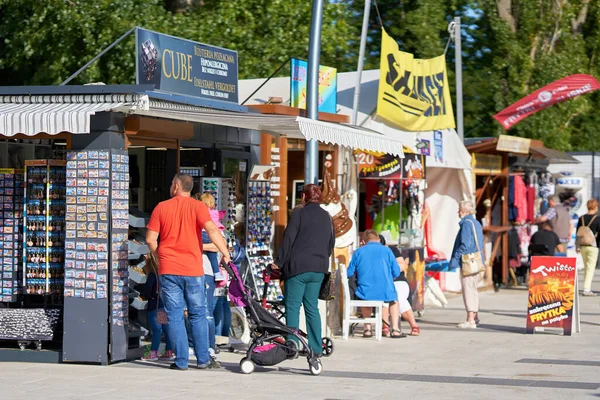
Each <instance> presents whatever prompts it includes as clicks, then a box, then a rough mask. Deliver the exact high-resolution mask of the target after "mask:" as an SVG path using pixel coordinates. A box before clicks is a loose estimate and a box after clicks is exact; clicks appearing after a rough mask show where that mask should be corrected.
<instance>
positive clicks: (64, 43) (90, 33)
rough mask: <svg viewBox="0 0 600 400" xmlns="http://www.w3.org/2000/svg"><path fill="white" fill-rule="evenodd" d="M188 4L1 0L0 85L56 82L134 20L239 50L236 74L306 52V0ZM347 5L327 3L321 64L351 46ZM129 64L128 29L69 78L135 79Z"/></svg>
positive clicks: (264, 72) (264, 69)
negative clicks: (182, 8)
mask: <svg viewBox="0 0 600 400" xmlns="http://www.w3.org/2000/svg"><path fill="white" fill-rule="evenodd" d="M166 3H168V4H166ZM196 3H198V2H196ZM191 4H192V6H190V7H188V8H186V9H185V11H183V12H177V13H173V12H171V11H168V10H167V9H166V8H165V7H167V6H168V7H173V4H172V3H169V2H165V1H164V0H144V1H141V0H119V1H114V0H47V1H38V0H0V15H2V19H1V20H0V43H2V45H1V46H0V85H50V84H59V83H60V82H62V81H63V80H65V79H66V78H67V77H69V76H70V75H71V74H72V73H74V72H75V71H77V70H78V69H79V68H80V67H81V66H82V65H84V64H85V63H86V62H87V61H89V60H90V59H92V58H93V57H94V56H95V55H96V54H98V53H99V52H100V51H101V50H102V49H104V48H106V47H107V46H108V45H110V44H111V43H112V42H113V41H114V40H116V39H117V38H118V37H120V36H121V35H122V34H123V33H125V32H127V31H128V30H129V29H131V28H132V27H133V26H136V25H137V26H141V27H144V28H147V29H151V30H155V31H157V32H161V33H167V34H171V35H174V36H180V37H184V38H186V39H190V40H195V41H199V42H202V43H207V44H211V45H215V46H221V47H225V48H228V49H232V50H237V51H238V52H239V60H240V64H239V68H240V70H239V73H240V78H247V77H266V76H268V75H270V74H271V73H272V72H273V71H274V70H275V69H276V68H277V67H278V66H279V65H281V64H282V63H284V62H285V61H286V60H287V59H288V58H289V57H297V58H304V59H306V58H307V54H308V36H309V35H308V32H309V26H310V12H311V4H310V2H295V1H287V0H236V1H216V0H206V1H203V2H200V3H198V4H199V5H197V6H195V7H194V6H193V5H194V4H195V3H194V2H192V3H191ZM345 10H346V8H345V6H344V5H342V4H337V3H328V4H327V5H326V7H325V11H324V19H323V22H324V23H323V33H322V34H323V37H324V39H325V40H323V47H322V63H324V64H328V65H337V64H338V63H341V62H342V60H343V59H344V57H345V56H346V53H347V52H348V46H347V40H346V39H345V38H346V37H347V36H348V31H349V30H350V28H349V25H348V23H347V21H346V20H345V19H344V18H343V16H344V15H345ZM134 69H135V50H134V44H133V35H132V36H131V37H130V38H128V39H125V40H124V41H123V42H121V43H120V44H119V45H117V46H116V47H115V48H113V49H112V50H111V51H110V52H108V53H107V54H106V55H104V56H103V57H102V58H101V59H100V60H99V61H98V62H96V63H94V64H93V65H92V66H91V67H90V68H89V69H87V70H86V71H85V72H83V73H82V74H81V75H80V76H79V77H78V78H77V79H76V80H74V81H73V83H87V82H95V81H101V82H104V83H121V84H124V83H134V82H135V75H134V73H135V72H134Z"/></svg>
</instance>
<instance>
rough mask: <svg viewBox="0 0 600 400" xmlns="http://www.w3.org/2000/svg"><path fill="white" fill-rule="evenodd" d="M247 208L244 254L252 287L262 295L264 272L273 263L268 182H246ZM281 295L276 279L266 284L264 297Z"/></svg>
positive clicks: (257, 293)
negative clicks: (246, 257) (249, 271)
mask: <svg viewBox="0 0 600 400" xmlns="http://www.w3.org/2000/svg"><path fill="white" fill-rule="evenodd" d="M247 207H248V209H247V217H246V219H247V223H246V230H247V232H246V254H247V256H248V264H249V265H250V268H251V272H252V274H251V275H252V280H253V283H254V290H255V293H256V295H257V297H258V298H261V297H262V295H263V293H264V290H265V282H264V280H263V271H264V270H265V269H267V268H268V267H269V266H270V265H271V264H272V263H273V255H272V254H271V240H272V239H273V220H272V217H273V203H272V198H271V182H269V181H253V180H250V181H248V206H247ZM282 298H283V294H282V293H281V288H280V286H279V284H278V283H277V282H275V283H273V282H271V283H270V284H269V286H268V287H267V300H268V301H277V300H281V299H282Z"/></svg>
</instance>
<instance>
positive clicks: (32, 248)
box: [22, 160, 67, 304]
mask: <svg viewBox="0 0 600 400" xmlns="http://www.w3.org/2000/svg"><path fill="white" fill-rule="evenodd" d="M24 180H25V188H24V201H23V203H24V204H23V207H24V210H23V216H24V226H23V239H24V240H23V249H24V251H23V260H22V262H23V274H24V276H23V282H24V284H23V286H24V288H23V292H24V294H27V295H49V296H50V297H49V302H50V304H61V303H62V297H63V293H64V290H65V287H64V282H65V269H64V261H65V259H64V253H65V244H64V243H65V239H66V236H65V233H66V230H65V214H66V189H67V175H66V163H65V161H58V160H28V161H25V179H24Z"/></svg>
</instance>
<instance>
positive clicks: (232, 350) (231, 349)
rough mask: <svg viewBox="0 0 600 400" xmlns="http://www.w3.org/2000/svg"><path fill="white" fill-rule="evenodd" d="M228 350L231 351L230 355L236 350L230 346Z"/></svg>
mask: <svg viewBox="0 0 600 400" xmlns="http://www.w3.org/2000/svg"><path fill="white" fill-rule="evenodd" d="M227 350H229V352H230V353H233V352H234V351H235V349H234V348H233V346H230V347H229V349H227Z"/></svg>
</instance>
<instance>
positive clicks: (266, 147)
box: [260, 132, 274, 165]
mask: <svg viewBox="0 0 600 400" xmlns="http://www.w3.org/2000/svg"><path fill="white" fill-rule="evenodd" d="M260 136H261V138H260V164H261V165H271V146H272V144H273V138H274V137H273V136H272V135H269V134H268V133H264V132H262V133H261V134H260Z"/></svg>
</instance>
